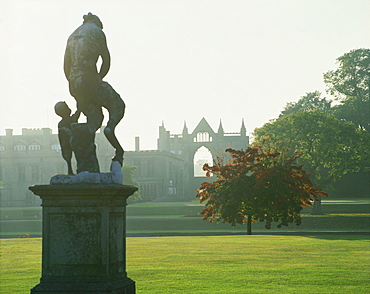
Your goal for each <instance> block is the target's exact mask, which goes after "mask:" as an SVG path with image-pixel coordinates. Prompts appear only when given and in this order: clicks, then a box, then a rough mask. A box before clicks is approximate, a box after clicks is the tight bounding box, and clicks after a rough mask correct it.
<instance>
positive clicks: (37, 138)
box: [0, 118, 249, 206]
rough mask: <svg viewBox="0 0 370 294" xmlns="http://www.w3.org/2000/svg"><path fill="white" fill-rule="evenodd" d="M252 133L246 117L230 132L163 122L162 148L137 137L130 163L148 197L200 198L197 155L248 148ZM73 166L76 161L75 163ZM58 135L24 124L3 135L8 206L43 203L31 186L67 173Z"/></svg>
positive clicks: (0, 170) (107, 157)
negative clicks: (169, 126) (172, 127)
mask: <svg viewBox="0 0 370 294" xmlns="http://www.w3.org/2000/svg"><path fill="white" fill-rule="evenodd" d="M102 130H103V129H101V130H100V131H98V132H97V133H96V138H95V142H96V145H97V156H98V159H99V164H100V171H101V172H109V169H110V163H111V157H112V156H113V155H114V149H113V148H112V147H111V145H110V144H109V142H108V141H107V139H106V138H105V136H104V134H103V131H102ZM248 143H249V138H248V136H247V135H246V129H245V126H244V122H242V125H241V129H240V132H238V133H225V132H224V130H223V127H222V123H221V122H220V125H219V128H218V131H217V132H215V131H213V130H212V128H211V127H210V126H209V124H208V122H207V121H206V120H205V119H204V118H203V119H202V120H201V121H200V122H199V124H198V125H197V127H196V128H195V129H194V131H193V132H189V131H188V129H187V127H186V123H185V124H184V128H183V131H182V133H181V134H171V133H170V132H169V131H167V130H166V128H165V127H164V125H162V126H160V127H159V137H158V148H157V150H140V148H139V138H136V144H135V145H136V147H135V150H134V151H126V152H125V156H124V164H128V165H132V166H136V167H137V174H136V175H135V179H136V180H137V181H138V182H139V190H140V193H141V196H142V198H143V200H144V201H152V200H155V199H158V198H161V199H167V200H170V201H171V200H182V199H194V195H195V189H196V188H197V187H199V184H200V183H201V182H202V181H205V180H209V179H207V178H205V177H194V163H193V160H194V155H195V153H196V152H197V150H198V149H199V148H200V147H205V148H207V149H208V150H209V151H210V152H211V154H212V156H213V157H214V156H216V155H218V151H224V150H225V149H226V148H228V147H232V148H235V149H241V148H244V149H245V148H246V147H247V146H248ZM72 166H73V170H75V169H76V162H75V161H73V162H72ZM66 173H67V164H66V162H65V161H64V160H63V158H62V155H61V150H60V145H59V140H58V135H57V134H53V133H52V130H51V129H50V128H43V129H25V128H24V129H22V134H20V135H13V130H12V129H7V130H6V134H5V136H0V181H2V184H3V189H1V190H0V193H1V194H0V196H1V198H0V199H1V205H2V206H35V205H36V206H38V205H39V204H40V200H39V198H38V197H36V196H34V195H33V194H32V193H31V192H30V191H29V190H28V187H29V186H31V185H35V184H40V185H43V184H49V182H50V178H51V177H52V176H54V175H56V174H66Z"/></svg>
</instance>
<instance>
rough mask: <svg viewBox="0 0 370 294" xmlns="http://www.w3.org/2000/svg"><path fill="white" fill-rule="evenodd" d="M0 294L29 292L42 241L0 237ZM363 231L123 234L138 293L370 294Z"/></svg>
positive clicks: (368, 245) (369, 257)
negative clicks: (249, 233) (345, 232)
mask: <svg viewBox="0 0 370 294" xmlns="http://www.w3.org/2000/svg"><path fill="white" fill-rule="evenodd" d="M0 244H1V247H0V248H1V272H0V279H1V280H0V285H1V286H0V287H1V288H0V292H1V293H2V294H17V293H19V294H20V293H22V294H23V293H29V289H30V288H32V287H33V286H35V285H36V284H37V283H38V282H39V278H40V276H41V239H39V238H35V239H1V240H0ZM369 253H370V239H369V236H366V235H311V236H310V235H307V236H279V235H275V236H267V235H252V236H197V237H130V238H127V272H128V276H129V277H130V278H132V279H133V280H134V281H135V282H136V288H137V293H138V294H144V293H145V294H146V293H150V294H154V293H166V294H169V293H170V294H175V293H207V294H208V293H225V294H231V293H284V294H285V293H315V294H316V293H356V294H358V293H370V279H369V277H370V254H369Z"/></svg>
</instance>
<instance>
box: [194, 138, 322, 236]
mask: <svg viewBox="0 0 370 294" xmlns="http://www.w3.org/2000/svg"><path fill="white" fill-rule="evenodd" d="M285 151H286V150H282V151H281V152H276V150H274V149H271V148H265V146H263V145H260V146H254V147H248V148H247V149H246V150H233V149H227V150H226V152H228V153H229V154H230V156H231V159H230V161H229V162H228V163H227V164H223V160H222V159H221V158H220V157H217V158H216V159H215V161H214V165H213V166H209V165H208V164H205V165H204V166H203V169H204V170H205V171H206V172H207V175H208V176H210V175H211V174H214V175H215V176H216V177H217V180H216V181H214V182H211V183H210V182H204V183H202V184H201V186H200V188H199V190H198V192H197V195H196V196H197V199H199V200H200V202H201V203H204V202H205V208H204V209H203V210H202V211H201V214H202V215H203V216H204V218H203V219H210V221H211V222H213V221H215V220H218V221H223V222H226V223H230V224H231V225H232V226H235V225H236V224H245V223H247V224H248V234H251V223H252V222H256V221H261V222H266V224H265V227H266V228H267V229H270V228H271V224H272V222H279V221H280V223H279V224H278V227H281V226H287V225H288V224H289V223H293V222H294V223H295V224H296V225H300V223H301V216H300V211H301V210H302V207H303V206H307V205H308V206H311V205H312V201H314V200H318V198H317V195H324V196H327V194H326V193H325V192H323V191H322V190H321V189H319V188H314V187H313V184H312V182H311V180H310V178H309V176H308V175H307V173H306V172H305V171H304V170H303V168H302V165H297V164H296V159H297V158H299V157H301V156H302V154H300V153H298V152H293V153H292V154H290V155H288V153H286V152H285Z"/></svg>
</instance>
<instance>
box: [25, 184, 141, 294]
mask: <svg viewBox="0 0 370 294" xmlns="http://www.w3.org/2000/svg"><path fill="white" fill-rule="evenodd" d="M30 190H31V191H32V192H34V193H35V194H36V195H39V196H40V198H41V199H42V213H43V216H42V222H43V223H42V234H43V238H42V277H41V279H40V284H38V285H37V286H35V287H34V288H33V289H32V290H31V293H59V294H61V293H101V294H103V293H117V294H118V293H119V294H133V293H135V282H134V281H132V280H131V279H130V278H128V277H127V273H126V200H127V198H128V197H129V196H130V195H132V194H133V193H134V192H135V191H136V190H137V188H136V187H133V186H124V185H114V184H113V185H108V184H93V185H40V186H32V187H30Z"/></svg>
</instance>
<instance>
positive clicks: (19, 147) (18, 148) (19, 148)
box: [14, 145, 27, 151]
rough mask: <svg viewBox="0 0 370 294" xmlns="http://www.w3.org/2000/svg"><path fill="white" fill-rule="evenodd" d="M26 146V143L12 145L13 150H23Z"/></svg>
mask: <svg viewBox="0 0 370 294" xmlns="http://www.w3.org/2000/svg"><path fill="white" fill-rule="evenodd" d="M26 149H27V148H26V145H15V146H14V151H25V150H26Z"/></svg>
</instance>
